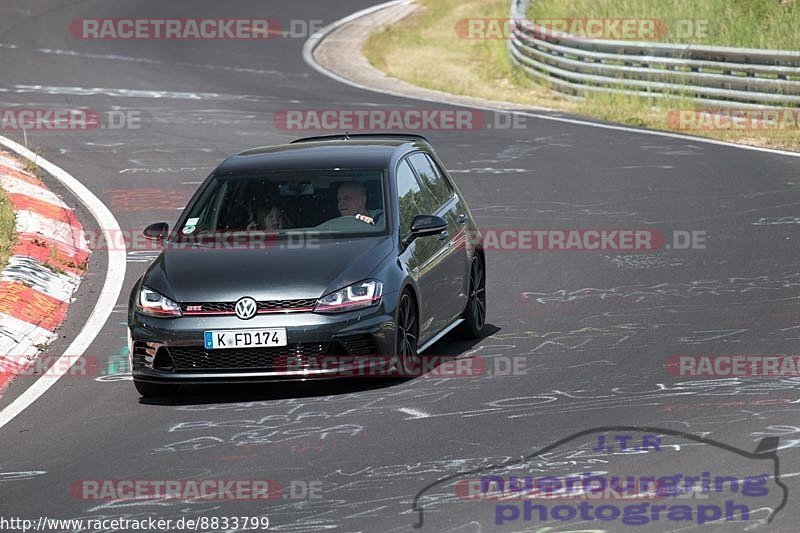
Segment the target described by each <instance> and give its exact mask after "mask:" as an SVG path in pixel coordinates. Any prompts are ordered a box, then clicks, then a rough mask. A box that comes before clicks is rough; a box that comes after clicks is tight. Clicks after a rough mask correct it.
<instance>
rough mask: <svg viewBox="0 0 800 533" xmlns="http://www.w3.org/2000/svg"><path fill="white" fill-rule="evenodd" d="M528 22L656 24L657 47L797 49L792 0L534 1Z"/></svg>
mask: <svg viewBox="0 0 800 533" xmlns="http://www.w3.org/2000/svg"><path fill="white" fill-rule="evenodd" d="M528 17H529V18H531V19H534V20H535V19H586V18H645V19H662V20H665V21H666V23H667V24H666V27H667V28H668V31H667V34H666V35H665V36H664V38H660V39H658V41H659V42H669V43H685V44H705V45H717V46H735V47H742V48H772V49H779V50H800V2H799V1H798V0H534V1H533V2H532V4H531V7H530V10H529V11H528ZM677 21H691V26H690V23H689V22H680V23H678V22H677ZM698 23H701V24H706V25H707V31H694V28H697V27H698ZM679 26H680V27H681V28H683V29H684V30H689V29H690V27H691V28H692V30H691V31H680V30H678V29H677V28H678V27H679Z"/></svg>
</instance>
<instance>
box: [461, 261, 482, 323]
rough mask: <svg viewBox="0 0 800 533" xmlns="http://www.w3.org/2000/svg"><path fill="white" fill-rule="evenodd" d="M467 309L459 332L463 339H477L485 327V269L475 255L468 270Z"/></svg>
mask: <svg viewBox="0 0 800 533" xmlns="http://www.w3.org/2000/svg"><path fill="white" fill-rule="evenodd" d="M467 294H468V298H467V308H466V309H465V310H464V315H463V318H464V323H463V324H462V325H461V329H460V332H461V334H462V335H463V336H464V337H467V338H470V339H479V338H481V336H482V335H483V329H484V327H485V326H486V269H485V268H484V267H483V259H482V258H481V256H480V255H478V254H475V256H474V257H473V258H472V265H470V268H469V292H468V293H467Z"/></svg>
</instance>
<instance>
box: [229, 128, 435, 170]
mask: <svg viewBox="0 0 800 533" xmlns="http://www.w3.org/2000/svg"><path fill="white" fill-rule="evenodd" d="M412 150H428V151H430V150H431V147H430V145H429V144H428V143H427V142H425V141H423V140H422V138H413V137H401V136H398V137H397V138H356V139H350V140H343V139H342V138H341V137H339V138H330V139H329V138H319V140H316V139H308V140H305V139H300V140H299V142H297V141H296V142H295V143H292V144H281V145H277V146H264V147H261V148H252V149H249V150H246V151H244V152H240V153H238V154H236V155H233V156H231V157H229V158H228V159H226V160H225V161H223V162H222V163H221V164H220V165H219V166H218V167H217V169H216V171H215V174H217V175H219V174H239V173H242V174H245V173H253V172H258V171H264V170H293V169H295V170H301V169H314V168H320V169H323V168H336V167H338V168H363V169H367V168H369V169H375V168H386V167H387V166H388V165H389V163H390V161H391V160H392V157H393V156H395V155H398V154H402V153H406V152H410V151H412Z"/></svg>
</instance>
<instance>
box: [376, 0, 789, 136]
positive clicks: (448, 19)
mask: <svg viewBox="0 0 800 533" xmlns="http://www.w3.org/2000/svg"><path fill="white" fill-rule="evenodd" d="M546 1H547V0H537V3H538V2H546ZM569 1H570V2H573V1H574V2H576V3H583V2H587V3H593V0H569ZM659 1H661V0H652V2H653V3H654V4H656V3H658V2H659ZM664 1H666V2H669V3H670V4H671V3H672V2H676V1H678V0H664ZM683 1H685V3H686V5H687V9H691V7H692V6H697V5H698V4H701V3H703V2H709V3H720V4H722V2H723V0H703V2H694V1H692V0H683ZM726 1H727V3H728V4H730V5H731V6H735V5H739V4H746V5H749V4H751V3H753V4H755V3H756V2H760V3H775V4H779V5H781V2H780V0H752V1H749V0H726ZM783 1H784V2H789V3H791V4H794V3H795V2H796V0H783ZM418 2H419V3H420V4H421V5H422V6H423V9H422V10H421V11H418V12H417V13H415V14H414V15H412V16H410V17H408V18H406V19H405V20H403V21H401V22H400V23H398V24H395V25H393V26H390V27H388V28H386V29H384V30H383V31H380V32H377V33H375V34H373V35H372V36H371V37H370V39H369V40H368V42H367V43H366V45H365V48H364V54H365V55H366V57H367V59H368V60H369V61H370V63H372V64H373V65H374V66H375V67H377V68H379V69H381V70H383V71H384V72H386V73H387V74H389V75H390V76H394V77H396V78H399V79H402V80H405V81H408V82H409V83H413V84H415V85H418V86H420V87H426V88H429V89H436V90H440V91H446V92H450V93H453V94H459V95H467V96H477V97H480V98H487V99H490V100H505V101H509V102H515V103H520V104H527V105H534V106H542V107H547V108H550V109H554V110H558V111H564V112H567V113H576V114H580V115H584V116H589V117H594V118H598V119H602V120H608V121H611V122H616V123H620V124H627V125H633V126H640V127H646V128H652V129H658V130H667V131H675V132H679V133H687V134H691V135H699V136H707V137H712V138H716V139H722V140H726V141H732V142H739V143H743V144H750V145H755V146H768V147H773V148H783V149H788V150H794V151H800V130H798V127H797V124H796V123H795V124H794V125H791V124H790V125H789V126H788V127H785V128H783V129H764V130H760V129H738V130H718V129H712V130H705V129H699V130H696V129H691V130H682V129H680V128H679V127H678V125H677V124H675V123H673V121H672V120H671V118H672V117H673V116H674V114H675V113H677V112H679V111H682V110H687V109H688V110H692V109H694V108H695V104H692V103H690V102H687V101H681V100H675V101H664V102H663V103H661V104H660V107H653V103H652V101H650V100H646V99H642V98H638V97H630V96H620V95H590V96H589V97H588V98H587V99H586V100H584V101H574V100H570V99H567V98H565V97H563V96H560V95H558V94H557V93H554V92H551V91H549V90H548V89H547V87H545V86H544V85H540V84H539V83H537V82H536V81H534V80H532V79H530V78H528V77H527V75H526V74H525V72H524V71H523V70H522V69H520V68H518V67H516V66H514V65H513V63H512V62H511V60H510V58H509V56H508V52H507V49H506V41H505V40H502V39H462V38H460V37H459V34H458V33H457V32H456V25H457V23H458V22H459V21H460V20H462V19H466V18H507V17H508V13H509V6H510V3H509V0H418ZM563 3H564V4H568V3H567V2H563ZM595 3H597V4H603V5H606V4H608V5H610V4H612V2H608V1H603V0H596V2H595ZM619 3H620V4H625V3H626V1H625V0H620V1H619ZM627 3H629V4H634V3H635V2H634V1H633V0H628V2H627ZM613 5H614V6H616V5H617V2H616V1H615V2H613ZM796 11H797V8H796V7H795V8H794V11H793V12H796ZM565 13H566V12H565ZM743 13H746V12H743ZM537 16H541V15H537ZM548 16H549V17H551V18H553V17H555V16H556V15H554V14H548ZM562 16H563V15H562ZM582 16H583V17H586V16H587V15H586V14H583V15H582ZM617 16H624V15H617ZM628 16H630V15H628ZM650 16H651V17H655V16H656V15H650ZM742 16H743V17H745V16H746V17H749V16H750V15H745V14H743V15H742ZM670 18H672V19H674V18H677V17H676V15H671V16H670ZM690 18H698V17H697V16H696V15H694V16H693V17H690ZM747 22H748V23H749V22H750V19H749V18H748V19H747ZM797 27H800V24H795V26H794V28H795V32H796V28H797ZM796 33H800V32H796ZM776 35H777V34H776ZM776 38H777V37H776ZM792 38H793V39H794V41H792V42H796V41H798V39H800V37H798V35H794V34H792ZM743 42H744V41H743ZM781 48H783V47H781ZM794 49H800V44H798V45H797V46H796V47H795V48H794Z"/></svg>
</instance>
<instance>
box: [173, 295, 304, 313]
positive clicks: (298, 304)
mask: <svg viewBox="0 0 800 533" xmlns="http://www.w3.org/2000/svg"><path fill="white" fill-rule="evenodd" d="M316 303H317V300H316V299H315V298H305V299H298V300H266V301H263V302H258V312H259V314H263V313H280V312H301V311H310V310H311V309H313V308H314V304H316ZM235 309H236V302H193V303H183V304H181V311H183V314H184V315H190V316H191V315H195V314H197V315H232V314H234V313H235Z"/></svg>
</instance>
